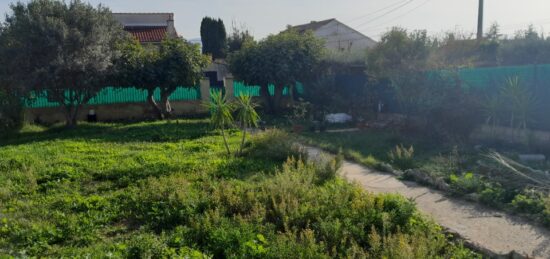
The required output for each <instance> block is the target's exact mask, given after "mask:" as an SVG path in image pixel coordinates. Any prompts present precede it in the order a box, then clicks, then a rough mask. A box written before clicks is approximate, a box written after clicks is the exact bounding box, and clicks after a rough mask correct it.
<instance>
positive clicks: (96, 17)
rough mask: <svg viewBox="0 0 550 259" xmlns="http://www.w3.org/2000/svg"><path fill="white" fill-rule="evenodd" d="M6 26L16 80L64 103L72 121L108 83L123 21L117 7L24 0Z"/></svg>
mask: <svg viewBox="0 0 550 259" xmlns="http://www.w3.org/2000/svg"><path fill="white" fill-rule="evenodd" d="M11 9H12V13H11V14H9V15H7V17H6V21H5V26H4V30H3V33H2V34H3V37H5V40H3V44H4V46H3V47H2V49H4V51H2V55H8V56H7V58H4V60H5V61H6V63H5V64H3V65H5V66H9V67H12V68H17V69H16V70H15V69H13V70H12V71H11V75H10V81H12V82H13V83H14V84H15V85H19V86H25V91H26V92H30V91H34V92H35V93H36V94H44V95H46V96H47V98H48V99H50V100H51V101H54V102H57V103H59V104H60V105H62V106H63V107H64V112H65V116H66V123H67V126H74V125H76V122H77V116H78V113H79V109H80V108H81V106H82V105H83V104H86V103H87V102H88V101H89V100H90V99H91V98H93V97H94V96H95V95H96V94H97V92H98V91H100V90H101V89H102V88H103V87H104V86H106V85H107V84H108V82H107V80H108V78H109V74H110V73H111V72H112V70H111V68H112V62H113V60H114V58H116V56H117V55H118V52H117V51H116V45H117V43H118V42H119V41H120V40H121V39H122V38H123V37H124V36H123V35H124V32H123V30H122V26H121V25H120V24H119V23H118V22H117V21H116V20H114V18H113V16H112V14H111V11H110V10H109V9H108V8H106V7H103V6H102V5H99V6H97V7H93V6H91V5H89V4H85V3H83V2H81V1H79V0H72V1H70V2H68V3H66V2H62V1H52V0H32V1H30V2H28V3H22V2H18V3H16V4H13V5H12V6H11Z"/></svg>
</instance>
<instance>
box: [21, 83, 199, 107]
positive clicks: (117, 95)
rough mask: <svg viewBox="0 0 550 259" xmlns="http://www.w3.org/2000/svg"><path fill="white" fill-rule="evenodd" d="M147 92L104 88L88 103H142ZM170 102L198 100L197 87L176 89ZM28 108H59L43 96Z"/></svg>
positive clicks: (33, 98) (158, 92)
mask: <svg viewBox="0 0 550 259" xmlns="http://www.w3.org/2000/svg"><path fill="white" fill-rule="evenodd" d="M154 96H155V99H156V100H157V101H159V100H160V89H158V88H157V89H156V90H155V92H154ZM146 99H147V91H145V90H141V89H137V88H134V87H129V88H116V87H106V88H104V89H103V90H101V91H100V92H99V93H98V94H97V95H96V96H95V97H94V98H92V99H91V100H90V101H89V104H91V105H101V104H117V103H143V102H146ZM170 100H172V101H187V100H200V89H199V87H178V88H177V89H176V91H175V92H174V93H173V94H172V95H171V96H170ZM27 106H28V107H29V108H46V107H57V106H59V104H58V103H56V102H51V101H50V100H48V98H47V97H46V96H45V94H40V95H36V94H35V95H34V97H31V98H30V99H29V100H28V101H27Z"/></svg>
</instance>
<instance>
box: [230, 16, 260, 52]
mask: <svg viewBox="0 0 550 259" xmlns="http://www.w3.org/2000/svg"><path fill="white" fill-rule="evenodd" d="M231 30H232V32H231V35H229V38H228V39H227V45H228V51H229V53H233V52H237V51H239V50H241V49H242V48H243V46H244V45H245V44H247V43H251V42H254V37H253V36H252V35H251V34H250V32H249V31H248V29H246V28H245V27H244V26H241V28H238V27H237V25H236V24H235V23H234V22H233V25H232V29H231Z"/></svg>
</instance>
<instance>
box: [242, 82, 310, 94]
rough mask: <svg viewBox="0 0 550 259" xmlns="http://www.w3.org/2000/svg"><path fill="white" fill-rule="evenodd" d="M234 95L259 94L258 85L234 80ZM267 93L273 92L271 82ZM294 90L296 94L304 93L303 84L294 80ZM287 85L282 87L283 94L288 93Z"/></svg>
mask: <svg viewBox="0 0 550 259" xmlns="http://www.w3.org/2000/svg"><path fill="white" fill-rule="evenodd" d="M233 87H234V92H235V96H239V95H241V94H248V95H250V96H260V95H261V94H260V86H248V85H245V84H244V83H243V82H237V81H235V82H234V83H233ZM268 87H269V94H270V95H274V94H275V86H274V85H273V84H270V85H269V86H268ZM295 87H296V92H298V94H304V85H303V84H302V83H300V82H296V85H295ZM288 91H289V90H288V86H287V87H285V88H284V89H283V95H288V94H289V92H288Z"/></svg>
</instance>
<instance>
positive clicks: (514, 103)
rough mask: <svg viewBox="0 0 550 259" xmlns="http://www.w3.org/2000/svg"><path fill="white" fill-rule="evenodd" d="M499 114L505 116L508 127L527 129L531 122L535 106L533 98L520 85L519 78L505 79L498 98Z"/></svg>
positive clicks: (527, 90)
mask: <svg viewBox="0 0 550 259" xmlns="http://www.w3.org/2000/svg"><path fill="white" fill-rule="evenodd" d="M499 98H501V102H500V104H501V105H502V106H501V107H500V110H501V112H503V113H505V114H506V115H507V118H509V121H510V127H518V128H523V129H525V128H527V125H528V122H530V120H531V115H530V114H532V108H533V107H534V105H535V104H536V99H535V96H533V94H532V93H531V92H530V91H529V89H527V88H526V87H525V86H524V85H523V84H521V82H520V80H519V77H513V78H508V79H506V85H505V86H504V87H502V89H501V92H500V96H499Z"/></svg>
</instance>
